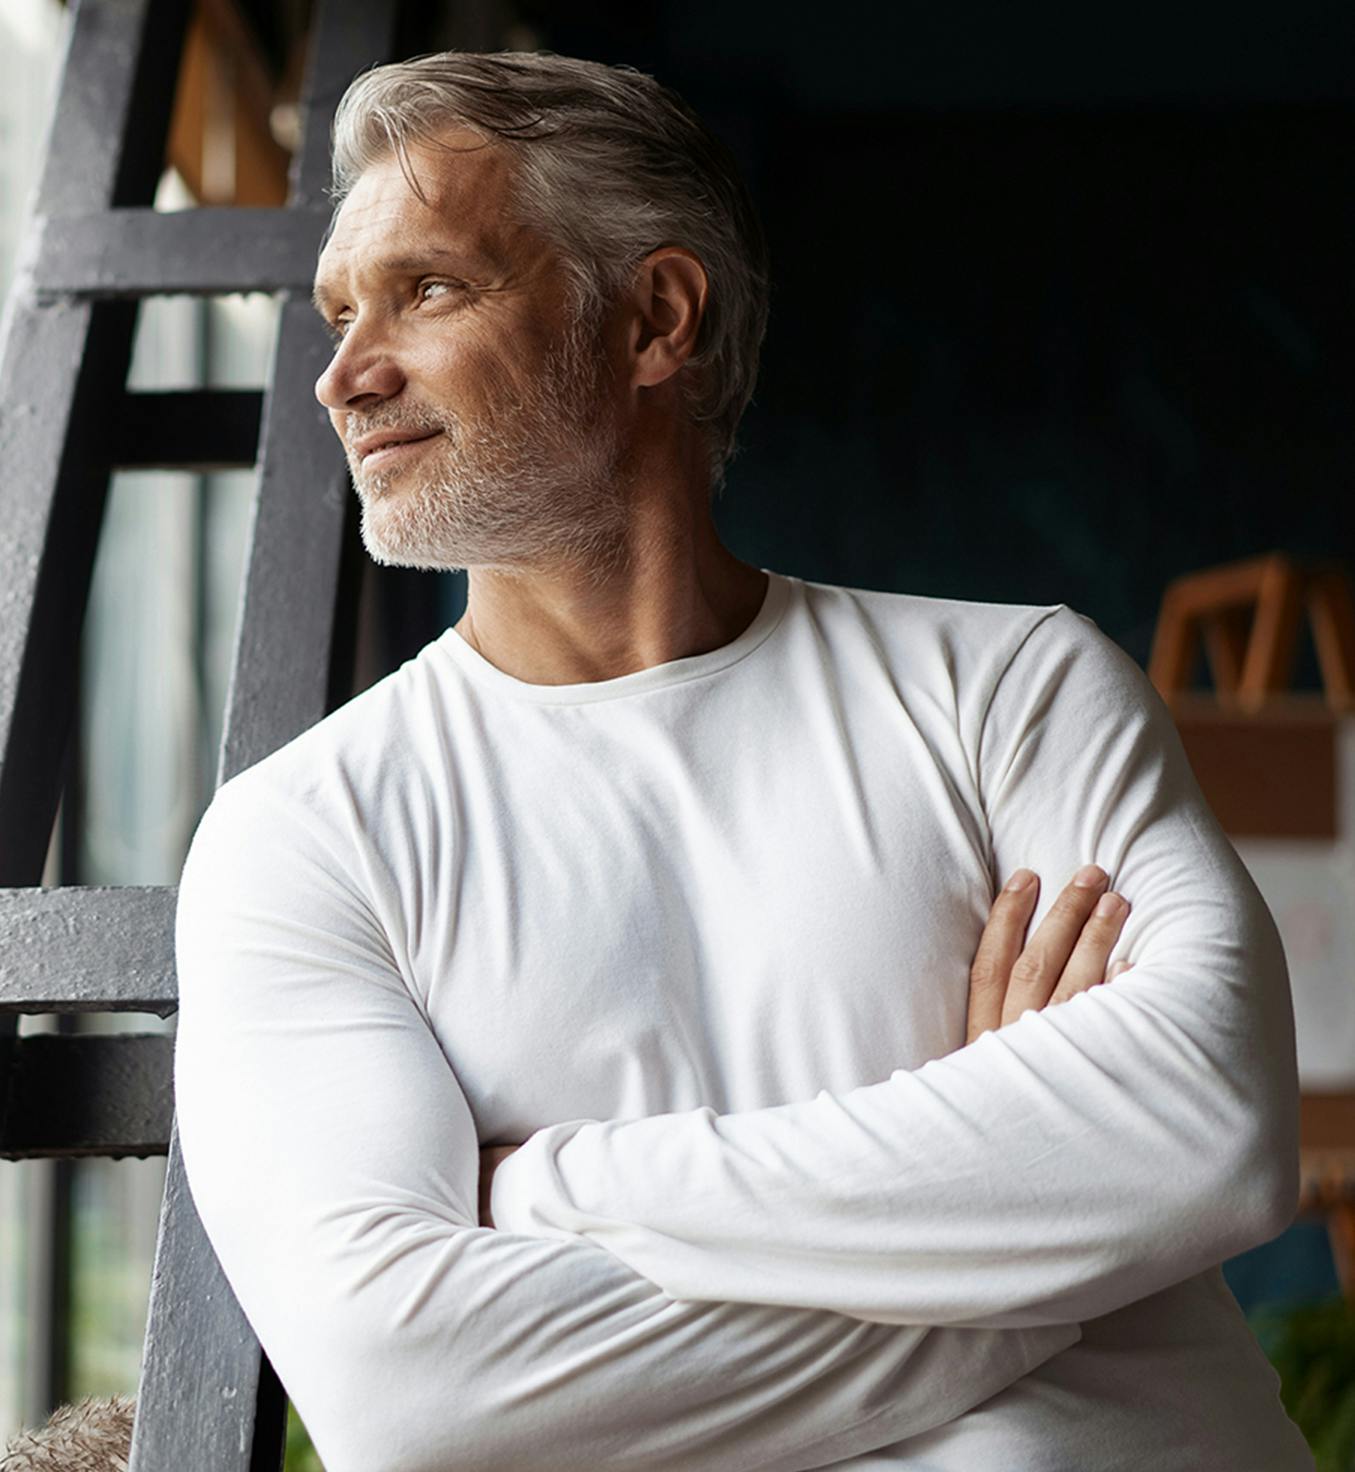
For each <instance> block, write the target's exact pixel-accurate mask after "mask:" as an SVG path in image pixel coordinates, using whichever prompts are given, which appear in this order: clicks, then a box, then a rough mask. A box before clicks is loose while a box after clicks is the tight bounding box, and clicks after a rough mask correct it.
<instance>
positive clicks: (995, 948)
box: [965, 864, 1129, 1043]
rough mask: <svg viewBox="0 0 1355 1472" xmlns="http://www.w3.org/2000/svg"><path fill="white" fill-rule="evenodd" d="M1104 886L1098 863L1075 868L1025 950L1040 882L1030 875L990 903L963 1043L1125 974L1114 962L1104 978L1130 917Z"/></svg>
mask: <svg viewBox="0 0 1355 1472" xmlns="http://www.w3.org/2000/svg"><path fill="white" fill-rule="evenodd" d="M1109 882H1110V880H1109V876H1108V875H1107V874H1106V873H1105V872H1104V870H1101V869H1098V868H1097V867H1096V865H1095V864H1088V865H1087V866H1086V868H1083V869H1079V870H1078V872H1077V873H1076V874H1075V875H1074V876H1073V879H1072V882H1071V883H1070V884H1069V885H1068V887H1067V888H1066V889H1065V890H1064V891H1063V893H1062V894H1061V895H1060V896H1059V897H1058V899H1056V900H1055V901H1054V903H1053V905H1052V906H1051V908H1050V911H1049V913H1048V914H1047V915H1046V916H1045V917H1044V919H1043V920H1042V921H1041V922H1040V925H1039V927H1038V928H1037V930H1036V931H1035V934H1034V935H1032V936H1031V938H1030V940H1029V942H1028V943H1027V942H1026V938H1025V937H1026V927H1027V926H1028V925H1029V924H1030V917H1031V916H1032V915H1033V914H1034V913H1035V901H1036V898H1037V896H1038V895H1039V893H1040V881H1039V879H1038V878H1037V877H1036V875H1034V874H1032V873H1031V871H1030V870H1029V869H1018V870H1017V871H1016V873H1014V874H1013V875H1012V877H1011V878H1010V879H1009V880H1008V881H1007V884H1006V887H1005V888H1004V889H1003V891H1002V893H1001V894H1000V895H998V897H997V899H996V900H995V901H994V902H993V908H992V912H991V913H990V914H989V917H988V923H987V925H985V926H984V928H983V935H982V936H981V938H980V940H979V949H978V951H977V953H976V954H975V956H974V965H973V967H972V969H971V970H970V973H969V1021H968V1025H967V1027H966V1030H965V1042H966V1043H972V1042H973V1041H974V1039H975V1038H976V1037H978V1036H979V1034H980V1033H983V1032H987V1031H988V1030H989V1029H990V1028H995V1027H1002V1026H1003V1025H1004V1024H1005V1023H1008V1022H1014V1021H1015V1020H1016V1019H1017V1018H1018V1017H1020V1015H1021V1014H1022V1013H1023V1012H1025V1011H1028V1010H1029V1009H1030V1008H1032V1007H1033V1008H1034V1009H1035V1010H1036V1011H1040V1010H1042V1009H1043V1008H1045V1007H1047V1006H1049V1005H1051V1004H1052V1003H1054V1002H1066V1001H1067V1000H1068V998H1069V997H1072V996H1076V995H1077V993H1078V992H1085V991H1087V990H1088V989H1089V988H1090V987H1094V986H1097V985H1099V984H1100V983H1101V982H1103V981H1112V980H1114V978H1115V977H1117V976H1119V975H1120V974H1121V973H1122V972H1124V971H1127V970H1128V969H1129V963H1128V962H1127V961H1117V962H1116V963H1115V966H1114V967H1113V968H1112V969H1111V972H1110V974H1109V975H1107V974H1106V962H1107V961H1108V960H1109V959H1110V953H1111V951H1112V950H1113V949H1114V948H1115V942H1116V941H1117V940H1119V938H1120V931H1121V929H1122V928H1123V926H1124V922H1125V917H1126V916H1127V915H1128V914H1129V904H1128V902H1127V901H1126V900H1125V899H1124V898H1123V897H1122V896H1121V895H1118V894H1114V893H1111V892H1109V891H1108V890H1107V888H1106V886H1107V885H1108V884H1109Z"/></svg>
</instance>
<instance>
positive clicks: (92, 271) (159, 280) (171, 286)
mask: <svg viewBox="0 0 1355 1472" xmlns="http://www.w3.org/2000/svg"><path fill="white" fill-rule="evenodd" d="M328 224H329V211H328V210H327V209H281V210H279V209H233V208H226V207H219V208H202V209H190V210H175V211H172V212H169V213H165V212H161V211H159V210H148V209H121V210H102V211H100V212H98V213H97V214H89V215H58V216H47V217H39V218H36V219H35V220H34V222H33V230H34V240H35V241H36V244H35V246H34V249H33V251H32V254H31V256H30V257H29V259H30V271H29V283H30V284H31V286H32V287H33V289H35V290H36V291H37V292H38V293H39V294H42V295H49V296H52V295H59V296H79V297H119V296H170V295H188V296H220V295H224V294H225V293H227V292H234V291H270V292H272V291H304V292H307V293H309V291H310V289H311V282H312V279H313V278H314V275H315V261H316V257H317V256H318V254H319V251H320V242H321V240H322V239H323V237H324V232H325V228H326V226H327V225H328Z"/></svg>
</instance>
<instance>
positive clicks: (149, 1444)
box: [0, 0, 395, 1472]
mask: <svg viewBox="0 0 1355 1472" xmlns="http://www.w3.org/2000/svg"><path fill="white" fill-rule="evenodd" d="M188 9H189V3H188V0H83V3H81V4H80V5H79V6H78V9H77V10H76V13H75V15H74V17H73V20H72V23H71V32H70V37H71V39H70V43H69V49H68V51H67V54H66V58H65V63H64V69H63V73H62V78H61V83H60V89H59V97H58V102H57V105H56V109H55V113H54V121H53V127H52V132H51V134H50V136H49V139H48V151H47V157H46V161H45V165H44V168H43V172H42V176H41V181H40V184H39V188H38V191H37V194H36V198H35V203H34V214H33V216H32V220H31V223H30V227H29V232H28V237H27V246H26V249H25V251H24V253H23V256H22V258H21V262H20V269H19V277H18V279H17V280H16V283H15V287H14V290H13V292H12V293H11V298H10V303H9V310H8V315H7V319H6V325H7V330H6V333H5V336H4V341H3V342H2V343H0V528H2V529H3V530H2V531H0V886H5V887H4V888H2V889H0V1158H5V1159H12V1160H13V1159H25V1158H33V1157H39V1156H56V1157H60V1156H77V1155H107V1156H125V1155H132V1156H146V1155H152V1154H165V1153H168V1157H169V1159H168V1165H167V1176H166V1185H165V1195H164V1202H163V1205H162V1209H161V1216H160V1228H159V1239H158V1243H157V1247H156V1254H155V1266H154V1272H153V1278H152V1284H151V1297H150V1311H149V1320H148V1324H147V1331H146V1341H145V1352H144V1356H143V1360H142V1372H141V1384H140V1390H139V1394H138V1408H137V1417H136V1429H135V1434H134V1438H133V1450H132V1469H133V1472H246V1469H248V1472H259V1469H262V1468H265V1467H267V1468H272V1469H276V1468H278V1467H279V1466H280V1465H281V1461H282V1446H283V1432H284V1426H285V1412H286V1401H285V1397H284V1395H283V1392H282V1389H281V1387H280V1386H279V1385H278V1382H277V1378H276V1376H275V1375H274V1374H273V1372H272V1370H271V1367H270V1366H269V1365H268V1362H267V1360H266V1359H265V1358H264V1357H263V1355H262V1353H261V1351H260V1348H259V1345H258V1342H257V1340H256V1339H255V1338H254V1335H253V1333H252V1331H251V1330H250V1327H249V1325H248V1323H247V1321H246V1320H245V1318H244V1315H243V1313H242V1312H241V1310H240V1308H239V1305H238V1304H237V1303H236V1301H235V1298H234V1295H233V1294H232V1293H231V1291H230V1288H229V1286H228V1285H227V1283H226V1281H225V1279H224V1277H223V1276H222V1273H221V1268H220V1265H219V1264H218V1262H217V1260H216V1256H215V1254H214V1253H213V1251H212V1249H211V1246H210V1244H209V1243H208V1242H207V1239H206V1237H205V1235H204V1233H203V1231H202V1227H201V1225H200V1223H199V1221H198V1218H197V1214H196V1212H195V1211H194V1209H193V1204H192V1200H191V1197H190V1196H189V1194H188V1189H187V1185H186V1182H185V1179H184V1173H183V1165H182V1162H181V1160H180V1156H179V1149H178V1139H177V1135H176V1132H175V1129H174V1125H173V1104H172V1080H171V1045H172V1040H171V1039H170V1038H169V1037H167V1036H165V1035H164V1034H155V1035H142V1036H138V1035H132V1034H120V1035H113V1036H93V1035H79V1034H77V1035H65V1036H63V1035H48V1036H20V1035H19V1033H18V1015H19V1014H20V1013H56V1014H70V1013H78V1012H121V1011H125V1012H149V1013H155V1014H158V1015H159V1016H161V1017H167V1016H169V1015H170V1014H171V1013H172V1012H173V1011H174V1009H175V1006H176V988H175V977H174V956H173V913H174V904H175V892H174V890H173V889H151V888H125V889H124V888H97V889H96V888H78V887H66V888H54V889H43V888H40V887H35V886H38V885H40V882H41V879H42V873H43V863H44V858H45V855H46V852H47V847H48V842H49V838H50V835H51V833H52V828H53V823H54V820H55V816H56V812H57V808H58V804H59V802H60V798H61V788H62V778H63V765H64V763H63V756H64V752H65V748H66V745H67V737H68V735H69V732H70V729H71V724H72V719H73V716H74V712H75V702H76V679H77V669H78V664H79V660H78V648H79V640H80V630H81V624H82V621H83V617H84V609H85V604H86V601H87V596H88V592H89V585H90V578H91V573H92V570H93V563H94V553H95V548H96V544H97V541H98V533H99V526H100V521H101V517H102V513H103V505H104V500H105V496H106V492H107V486H108V480H109V476H110V474H111V472H112V471H113V470H114V469H115V468H124V467H132V466H147V465H151V466H156V467H166V466H195V465H201V464H212V465H216V466H221V465H257V466H258V471H259V477H258V493H257V501H256V504H255V508H254V518H253V529H252V534H251V539H250V547H249V551H248V554H247V567H246V574H245V582H244V591H243V609H242V613H241V618H240V625H239V636H238V642H237V646H236V650H235V660H234V667H233V671H232V676H231V682H230V691H229V695H228V697H227V708H226V716H225V727H224V736H223V741H222V748H221V756H220V766H219V770H218V782H220V781H224V780H225V779H226V778H228V777H230V776H232V775H233V774H234V773H236V772H238V771H240V770H241V769H243V768H245V767H247V766H249V765H250V764H252V763H253V762H256V761H258V760H259V759H260V758H261V757H263V756H265V755H267V754H268V753H269V752H270V751H273V750H274V749H276V748H277V747H278V746H280V745H282V744H283V743H284V742H286V741H288V740H289V739H291V737H293V736H295V735H296V734H297V733H299V732H300V731H302V730H304V729H305V728H306V727H307V726H309V725H310V724H312V723H313V722H314V721H315V720H317V719H318V718H319V717H320V716H322V715H323V714H324V713H325V711H326V708H327V704H328V696H329V671H330V664H331V642H332V638H333V628H334V614H335V600H336V591H337V585H338V578H339V566H340V552H341V548H342V546H343V545H344V529H345V519H346V517H347V516H348V514H349V505H348V503H349V501H350V499H351V492H350V490H349V488H348V483H347V472H346V468H345V466H344V463H343V458H342V455H341V453H340V452H339V448H338V445H337V443H336V441H335V439H334V436H333V434H332V432H331V431H330V429H329V426H328V424H327V423H326V421H325V418H324V415H323V412H322V411H321V410H320V409H319V408H318V406H317V404H316V403H315V400H314V397H313V393H312V385H313V383H314V381H315V378H316V377H317V375H318V374H319V372H320V371H321V369H322V367H323V365H324V363H325V362H326V360H327V358H328V356H329V346H328V343H327V341H326V338H325V335H324V333H323V330H322V329H321V327H320V324H319V322H318V319H317V318H316V317H315V315H314V313H313V311H312V309H311V307H310V304H309V293H310V285H311V277H312V273H313V269H314V264H315V257H316V253H317V249H318V246H319V243H320V240H321V238H322V235H323V231H324V227H325V225H326V222H327V219H328V214H329V210H328V206H327V203H326V199H325V195H324V190H325V186H326V185H327V183H328V180H329V157H328V153H329V125H330V121H331V118H332V115H333V110H334V107H335V104H336V103H337V101H338V99H339V97H340V95H341V94H342V92H343V89H344V88H345V86H346V85H347V83H348V82H349V81H350V80H351V78H352V77H353V76H354V75H355V74H356V73H357V72H358V71H360V70H362V69H363V68H365V67H367V66H369V65H371V64H373V63H376V62H379V61H383V60H386V59H388V57H389V54H390V47H391V45H392V42H393V35H394V11H395V0H316V5H315V15H314V19H313V22H312V28H311V48H310V56H309V62H308V67H307V76H306V81H305V83H304V86H303V91H302V98H301V102H302V131H301V141H300V144H299V146H298V149H297V153H296V156H295V158H294V161H293V167H292V177H291V198H290V203H289V204H288V206H287V207H286V208H285V209H228V208H204V209H197V210H186V211H183V212H181V213H173V214H165V213H157V212H156V211H155V210H153V209H152V208H151V207H150V206H151V201H152V199H153V196H154V192H155V188H156V184H157V182H158V179H159V176H160V173H161V170H162V161H163V158H164V142H165V134H166V130H167V127H168V122H169V116H170V108H171V103H172V99H173V89H174V82H175V76H176V73H177V70H178V67H177V61H178V57H179V54H180V50H181V47H182V43H183V36H184V31H185V22H186V18H187V11H188ZM245 291H269V292H276V293H278V294H279V296H280V316H279V325H278V335H277V340H276V345H275V349H274V357H273V362H272V366H271V371H270V379H269V384H268V386H267V388H266V389H265V391H264V392H263V394H262V395H260V394H257V393H244V392H240V391H236V392H226V391H219V390H218V391H208V390H203V391H194V392H185V393H154V394H153V393H133V392H129V391H128V390H127V388H126V381H127V372H128V364H129V358H130V352H131V346H132V336H133V330H134V327H135V322H136V311H137V303H138V302H139V301H140V300H141V299H143V298H145V297H149V296H156V295H161V294H167V293H188V294H193V295H202V296H205V295H218V294H222V293H227V292H245Z"/></svg>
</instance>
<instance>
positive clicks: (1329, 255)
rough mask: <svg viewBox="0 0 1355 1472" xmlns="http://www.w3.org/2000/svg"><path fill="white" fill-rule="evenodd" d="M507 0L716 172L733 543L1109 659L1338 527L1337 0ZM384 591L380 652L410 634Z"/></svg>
mask: <svg viewBox="0 0 1355 1472" xmlns="http://www.w3.org/2000/svg"><path fill="white" fill-rule="evenodd" d="M509 15H510V16H511V19H512V22H513V23H514V24H515V25H516V27H517V34H518V36H519V37H522V36H523V34H524V31H525V39H526V41H527V43H528V44H531V45H535V46H540V47H545V48H547V49H550V50H553V51H558V52H561V53H566V54H574V55H579V56H586V57H590V58H593V59H596V60H600V61H607V62H626V63H629V64H631V65H634V66H637V67H639V68H640V69H642V70H644V71H647V72H650V73H652V74H653V75H655V76H656V77H658V78H659V80H661V81H663V82H665V83H666V84H668V85H670V86H672V87H674V88H676V89H677V90H678V91H679V92H680V93H681V94H682V95H683V96H684V97H685V98H686V99H687V100H688V101H689V102H690V103H691V104H692V105H693V106H694V107H695V108H696V109H697V110H698V111H699V112H700V113H701V114H702V116H703V117H704V118H705V119H706V120H707V121H708V122H709V123H710V125H711V126H712V127H713V128H714V129H715V131H716V132H717V133H719V134H720V136H721V137H722V138H723V139H724V140H725V142H726V143H728V144H729V146H730V147H731V148H732V149H733V151H734V152H735V154H736V156H737V158H738V159H739V161H740V163H741V165H742V166H743V168H744V171H745V173H746V176H747V179H748V182H749V185H750V188H751V190H752V192H753V195H754V197H755V200H756V202H757V204H758V207H759V210H760V212H761V214H762V218H763V221H764V224H765V226H766V229H767V233H768V237H769V242H770V247H771V255H772V275H773V295H772V310H771V320H770V326H769V329H768V334H767V339H766V343H765V346H764V350H763V360H762V372H761V376H760V378H759V385H758V389H757V392H756V395H755V398H754V402H753V404H752V406H751V407H750V409H749V411H748V414H747V415H746V416H745V419H744V422H743V428H742V430H741V435H740V440H741V445H742V447H743V448H742V451H741V454H740V455H739V457H738V458H737V459H736V460H735V462H734V464H733V465H732V467H731V469H730V473H729V481H728V485H727V487H726V489H725V492H724V495H723V497H722V498H721V501H720V502H719V503H718V506H717V521H718V524H719V526H720V528H721V531H722V533H723V535H724V537H725V539H726V541H727V542H728V543H729V545H730V546H731V547H732V548H733V550H734V551H735V552H736V553H737V554H738V555H740V556H742V557H744V558H746V559H747V560H749V561H751V562H754V563H756V564H757V565H760V566H766V567H773V568H776V569H777V570H778V571H782V572H789V573H794V574H796V575H798V576H801V577H806V578H810V579H815V580H820V581H827V582H840V583H846V584H850V585H855V586H862V587H873V588H886V589H896V590H903V591H910V592H918V593H927V594H935V595H941V596H950V597H959V598H977V599H988V600H996V601H1013V602H1032V603H1048V602H1068V603H1071V604H1072V605H1073V606H1074V607H1076V608H1078V609H1080V610H1081V611H1083V612H1085V613H1087V614H1090V615H1091V616H1092V617H1093V618H1095V619H1096V620H1097V622H1098V623H1100V624H1101V626H1102V627H1103V628H1104V629H1105V630H1106V632H1107V633H1109V634H1110V635H1112V637H1114V638H1115V639H1117V640H1118V641H1119V642H1120V643H1121V644H1122V645H1124V647H1125V648H1126V649H1128V650H1129V652H1130V653H1131V654H1133V655H1134V656H1135V657H1136V658H1138V659H1139V660H1140V661H1141V662H1142V661H1144V660H1146V658H1147V653H1148V648H1149V644H1150V640H1151V636H1152V630H1153V625H1154V622H1155V618H1156V613H1157V608H1158V603H1159V600H1160V598H1161V594H1162V590H1163V587H1164V585H1165V583H1166V582H1167V580H1168V579H1170V578H1172V577H1174V576H1176V575H1177V574H1179V573H1182V572H1185V571H1189V570H1191V569H1193V568H1198V567H1204V566H1210V565H1213V564H1216V563H1219V562H1225V561H1229V560H1232V559H1235V558H1239V557H1244V556H1248V555H1251V554H1254V553H1258V552H1264V551H1269V550H1284V551H1288V552H1291V553H1295V554H1300V555H1305V556H1322V557H1335V558H1339V559H1345V560H1348V559H1349V557H1350V555H1351V554H1352V552H1355V511H1353V510H1352V497H1351V487H1352V485H1355V433H1353V432H1352V427H1351V425H1352V419H1351V405H1352V403H1355V371H1353V370H1355V360H1353V358H1352V346H1351V344H1352V328H1353V327H1355V320H1353V317H1355V314H1353V313H1352V285H1353V283H1355V257H1353V253H1352V244H1353V243H1355V230H1353V229H1352V225H1353V224H1355V219H1353V213H1355V211H1353V196H1352V167H1353V166H1355V128H1353V127H1352V106H1351V104H1352V101H1355V83H1353V82H1352V78H1353V77H1355V6H1351V5H1349V4H1331V3H1319V0H1307V3H1291V4H1287V5H1281V4H1276V3H1269V4H1264V5H1261V4H1251V5H1247V4H1240V5H1236V4H1235V5H1225V4H1221V3H1214V0H1205V3H1196V4H1193V5H1179V4H1178V5H1166V4H1162V3H1150V4H1137V5H1132V6H1131V5H1127V4H1113V5H1107V4H1097V5H1085V4H1084V5H1076V6H1075V5H1071V4H1060V3H1054V0H1034V3H1025V4H1012V3H998V0H987V3H984V0H963V3H950V4H947V5H944V6H942V5H937V4H928V5H920V4H898V5H886V4H865V3H861V0H850V3H838V4H835V5H832V6H816V7H798V6H790V7H787V6H779V5H773V4H770V3H766V0H749V3H739V4H730V3H723V4H714V3H711V0H683V3H680V4H679V3H641V4H634V3H625V4H622V3H607V4H603V3H572V4H568V5H560V4H553V3H545V0H539V3H532V0H520V3H518V4H516V5H514V6H513V7H511V9H510V12H509ZM408 579H413V580H415V583H417V582H418V581H419V580H420V575H418V574H409V575H408ZM443 581H444V583H445V584H446V586H445V587H443V588H442V589H441V590H440V591H439V595H438V598H437V609H436V617H435V618H433V620H432V622H433V623H435V624H436V625H437V626H438V627H441V626H443V625H445V623H446V622H449V621H451V619H453V618H454V617H456V616H457V615H459V611H460V607H461V603H462V600H463V598H464V589H463V586H462V585H463V578H462V577H460V576H456V577H453V578H445V579H444V580H443ZM415 583H410V582H408V581H407V580H402V579H396V580H394V585H393V586H392V587H390V588H388V589H387V590H386V597H387V598H388V599H390V600H392V601H393V602H394V603H395V604H396V605H398V604H399V603H400V601H401V599H402V597H403V598H406V599H407V600H408V602H409V605H410V617H409V618H408V619H407V620H405V621H403V623H402V621H401V620H400V619H399V618H398V617H397V618H396V619H395V620H394V627H392V631H391V632H392V636H393V637H394V638H396V639H397V641H398V642H399V643H400V644H401V645H402V646H403V647H402V648H401V649H399V650H393V651H392V654H394V655H401V656H402V655H403V654H407V653H412V652H413V651H414V650H415V649H417V648H418V647H419V645H420V644H421V643H422V642H423V641H424V640H425V639H426V638H428V637H431V633H430V632H429V629H430V627H431V624H430V623H429V614H428V613H425V614H423V615H422V616H420V615H418V614H417V613H416V612H415V610H416V608H418V607H419V606H423V607H424V608H425V609H426V608H427V600H428V590H427V588H426V587H422V588H421V587H418V586H415ZM402 586H403V588H404V592H403V593H402V592H401V587H402ZM388 606H389V605H388ZM432 632H436V628H433V629H432ZM1312 675H1313V666H1312V661H1311V659H1310V658H1309V659H1308V660H1307V662H1306V665H1305V666H1304V667H1303V675H1302V678H1304V679H1311V678H1312Z"/></svg>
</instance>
